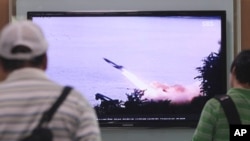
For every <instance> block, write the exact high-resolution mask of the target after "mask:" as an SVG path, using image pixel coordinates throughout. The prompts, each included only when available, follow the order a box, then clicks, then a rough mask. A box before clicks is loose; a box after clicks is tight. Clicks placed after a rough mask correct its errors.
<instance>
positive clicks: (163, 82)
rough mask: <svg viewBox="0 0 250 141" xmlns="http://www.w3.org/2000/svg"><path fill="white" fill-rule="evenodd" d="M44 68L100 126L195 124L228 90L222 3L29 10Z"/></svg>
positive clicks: (185, 125)
mask: <svg viewBox="0 0 250 141" xmlns="http://www.w3.org/2000/svg"><path fill="white" fill-rule="evenodd" d="M27 16H28V19H30V20H32V21H33V22H35V23H37V24H38V25H40V26H41V28H42V29H43V31H44V33H45V36H46V38H47V39H48V41H49V51H48V57H49V65H48V70H47V74H48V76H49V77H51V78H52V79H53V80H54V81H56V82H58V83H60V84H63V85H71V86H73V87H74V88H75V89H77V90H78V91H80V92H82V93H83V94H84V97H86V99H87V100H88V101H89V102H90V104H91V105H92V106H93V108H94V109H95V110H96V113H97V115H98V121H99V123H100V125H101V126H103V127H125V126H129V127H130V126H132V127H173V126H174V127H180V126H183V127H195V126H196V124H197V122H198V119H199V116H200V113H201V110H202V108H203V106H204V104H205V102H206V101H207V100H208V99H209V98H211V97H213V96H214V95H216V94H224V93H226V90H227V73H226V72H227V71H226V64H227V63H226V12H225V11H85V12H84V11H83V12H61V11H60V12H51V11H29V12H28V13H27Z"/></svg>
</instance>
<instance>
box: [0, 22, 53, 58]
mask: <svg viewBox="0 0 250 141" xmlns="http://www.w3.org/2000/svg"><path fill="white" fill-rule="evenodd" d="M16 46H25V47H28V48H29V49H30V50H31V52H20V53H13V49H14V48H15V47H16ZM47 49H48V43H47V41H46V39H45V36H44V34H43V32H42V30H41V28H40V27H39V26H38V25H36V24H35V23H33V22H32V21H29V20H23V21H17V22H14V23H10V24H8V25H7V26H5V27H4V28H3V30H2V32H1V33H0V56H1V57H2V58H5V59H10V60H13V59H15V60H31V59H33V58H34V57H37V56H39V55H42V54H44V53H45V52H46V51H47Z"/></svg>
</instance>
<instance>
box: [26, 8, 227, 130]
mask: <svg viewBox="0 0 250 141" xmlns="http://www.w3.org/2000/svg"><path fill="white" fill-rule="evenodd" d="M43 16H44V17H69V16H70V17H84V16H86V17H87V16H97V17H98V16H204V17H205V16H211V17H213V16H220V17H221V28H222V29H221V37H222V38H221V49H222V52H223V54H224V58H223V61H224V62H225V66H224V68H225V74H224V75H223V76H221V77H222V78H223V79H224V80H225V81H226V82H225V84H224V88H223V89H225V92H226V90H227V73H226V68H227V60H226V57H227V48H226V11H225V10H190V11H187V10H185V11H180V10H178V11H142V10H141V11H118V10H117V11H28V12H27V19H29V20H32V18H33V17H43ZM197 123H198V119H197V120H183V121H182V120H173V121H141V120H140V121H137V120H131V121H99V125H100V126H101V127H149V128H151V127H152V128H168V127H190V128H195V127H196V125H197Z"/></svg>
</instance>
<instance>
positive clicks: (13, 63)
mask: <svg viewBox="0 0 250 141" xmlns="http://www.w3.org/2000/svg"><path fill="white" fill-rule="evenodd" d="M11 52H12V53H13V54H17V53H30V52H31V50H30V48H29V47H26V46H23V45H19V46H16V47H14V48H13V49H12V50H11ZM45 57H46V53H44V54H42V55H39V56H37V57H34V58H33V59H31V60H18V59H6V58H3V57H0V61H1V63H2V66H3V69H4V70H5V71H7V72H11V71H13V70H16V69H20V68H23V67H27V64H28V67H35V68H38V67H40V66H41V65H42V64H43V61H44V59H45Z"/></svg>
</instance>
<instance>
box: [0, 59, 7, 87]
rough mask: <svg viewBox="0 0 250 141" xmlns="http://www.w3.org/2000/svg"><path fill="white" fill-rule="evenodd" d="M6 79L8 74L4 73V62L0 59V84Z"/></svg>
mask: <svg viewBox="0 0 250 141" xmlns="http://www.w3.org/2000/svg"><path fill="white" fill-rule="evenodd" d="M6 77H7V74H6V72H5V71H4V68H3V63H2V60H1V59H0V82H1V81H3V80H5V79H6Z"/></svg>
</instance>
